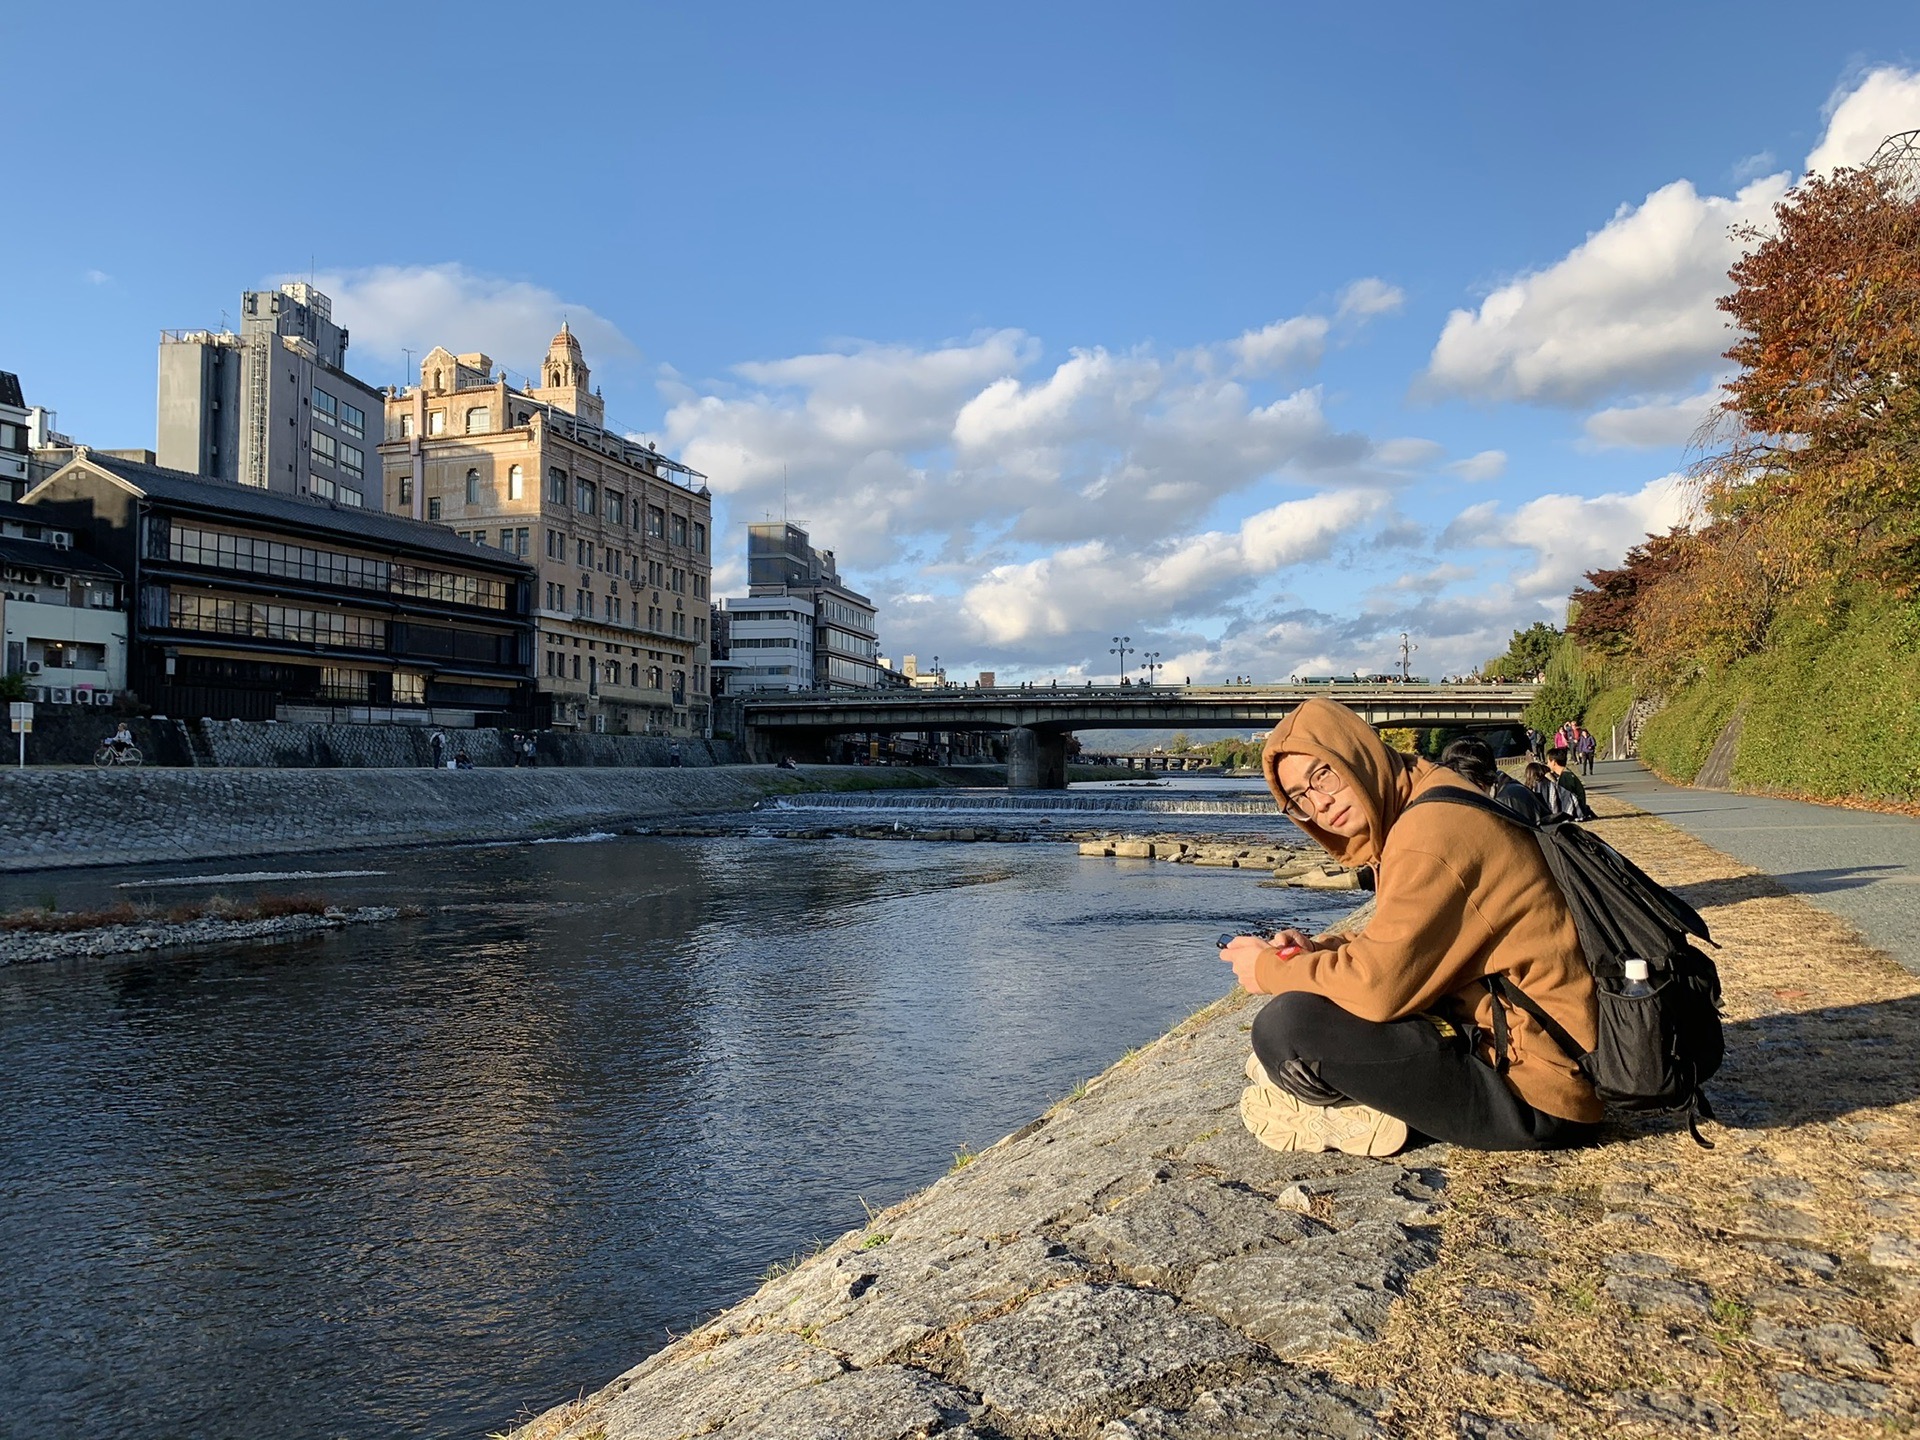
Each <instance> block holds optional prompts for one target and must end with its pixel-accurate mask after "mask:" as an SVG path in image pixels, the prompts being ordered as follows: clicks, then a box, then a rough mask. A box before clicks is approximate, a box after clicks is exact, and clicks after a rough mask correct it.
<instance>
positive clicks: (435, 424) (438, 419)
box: [427, 410, 447, 435]
mask: <svg viewBox="0 0 1920 1440" xmlns="http://www.w3.org/2000/svg"><path fill="white" fill-rule="evenodd" d="M446 433H447V412H446V411H444V410H429V411H428V412H427V434H429V435H444V434H446Z"/></svg>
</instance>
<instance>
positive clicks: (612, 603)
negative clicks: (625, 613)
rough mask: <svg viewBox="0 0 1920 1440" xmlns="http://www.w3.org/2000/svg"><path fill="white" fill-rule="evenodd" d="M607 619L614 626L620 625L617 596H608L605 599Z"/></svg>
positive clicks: (618, 599) (618, 598)
mask: <svg viewBox="0 0 1920 1440" xmlns="http://www.w3.org/2000/svg"><path fill="white" fill-rule="evenodd" d="M607 619H608V620H610V621H611V622H612V623H613V624H615V625H618V624H619V623H620V597H619V596H618V595H609V596H608V597H607Z"/></svg>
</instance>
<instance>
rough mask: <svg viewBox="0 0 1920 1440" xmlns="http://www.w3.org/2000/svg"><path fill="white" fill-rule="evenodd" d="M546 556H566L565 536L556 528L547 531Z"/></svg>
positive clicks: (562, 558) (550, 558) (556, 558)
mask: <svg viewBox="0 0 1920 1440" xmlns="http://www.w3.org/2000/svg"><path fill="white" fill-rule="evenodd" d="M547 558H548V559H549V560H564V559H566V558H567V537H566V536H564V535H562V534H561V533H560V532H559V531H558V530H549V531H547Z"/></svg>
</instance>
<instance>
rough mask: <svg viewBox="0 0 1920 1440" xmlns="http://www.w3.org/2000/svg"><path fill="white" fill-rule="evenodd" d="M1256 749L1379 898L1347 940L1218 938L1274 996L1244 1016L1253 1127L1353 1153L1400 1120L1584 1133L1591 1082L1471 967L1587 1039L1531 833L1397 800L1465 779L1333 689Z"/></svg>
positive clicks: (1572, 956) (1473, 1134)
mask: <svg viewBox="0 0 1920 1440" xmlns="http://www.w3.org/2000/svg"><path fill="white" fill-rule="evenodd" d="M1261 764H1262V768H1263V769H1264V770H1265V772H1266V777H1267V785H1268V788H1269V789H1271V790H1272V791H1273V793H1274V796H1275V798H1276V799H1278V801H1279V802H1280V806H1281V808H1282V810H1283V811H1284V812H1285V813H1286V814H1287V815H1288V817H1289V818H1291V819H1292V820H1293V821H1294V823H1295V824H1297V825H1299V826H1300V827H1301V828H1302V829H1304V830H1305V831H1306V832H1307V834H1308V835H1310V836H1312V837H1313V838H1314V839H1315V840H1316V841H1318V842H1319V843H1320V844H1321V846H1323V847H1324V848H1325V849H1326V850H1327V851H1328V853H1330V854H1331V855H1332V856H1333V857H1334V858H1335V859H1336V860H1338V861H1339V862H1340V863H1341V864H1343V865H1366V866H1372V867H1374V869H1375V871H1376V873H1377V876H1378V881H1377V890H1376V907H1377V908H1376V910H1375V912H1374V915H1373V918H1372V919H1371V920H1369V921H1368V922H1367V925H1366V928H1365V929H1364V930H1362V931H1361V932H1360V934H1358V935H1356V936H1354V937H1352V938H1350V939H1349V938H1344V937H1341V936H1338V935H1327V936H1321V937H1318V938H1313V939H1309V938H1308V937H1307V936H1305V935H1302V934H1301V933H1300V932H1298V931H1296V930H1287V931H1283V932H1281V933H1280V934H1279V935H1276V936H1275V937H1273V940H1272V941H1271V942H1268V941H1265V940H1261V939H1258V938H1255V937H1253V936H1246V935H1243V936H1240V937H1239V938H1237V939H1235V940H1234V941H1233V942H1232V943H1231V944H1229V945H1227V946H1226V947H1225V948H1224V949H1223V950H1222V952H1221V958H1223V959H1225V960H1226V961H1228V962H1229V963H1230V964H1231V965H1232V966H1233V970H1234V974H1235V975H1236V976H1238V977H1239V980H1240V983H1241V984H1242V985H1243V986H1245V987H1246V988H1247V989H1248V990H1250V991H1252V992H1254V993H1255V994H1261V995H1272V996H1274V997H1275V998H1274V999H1272V1000H1270V1001H1268V1002H1267V1004H1266V1005H1265V1006H1264V1007H1263V1008H1262V1009H1261V1011H1260V1013H1259V1015H1258V1016H1256V1017H1255V1019H1254V1022H1253V1052H1254V1053H1253V1058H1252V1059H1250V1060H1249V1061H1248V1064H1247V1074H1248V1077H1249V1078H1250V1079H1251V1080H1252V1081H1253V1084H1252V1085H1251V1086H1250V1087H1249V1088H1248V1090H1247V1091H1246V1093H1245V1094H1244V1095H1243V1096H1242V1097H1241V1102H1240V1114H1241V1117H1242V1119H1244V1120H1245V1122H1246V1124H1247V1128H1248V1129H1249V1130H1251V1131H1252V1132H1253V1133H1254V1136H1255V1137H1256V1138H1257V1139H1259V1141H1260V1142H1261V1143H1262V1144H1264V1145H1267V1146H1270V1147H1272V1148H1273V1149H1276V1150H1325V1149H1329V1148H1335V1149H1340V1150H1344V1151H1346V1152H1347V1153H1349V1154H1353V1155H1391V1154H1393V1153H1394V1152H1395V1151H1396V1150H1398V1149H1400V1147H1401V1146H1403V1145H1405V1144H1406V1142H1407V1136H1408V1130H1409V1127H1411V1128H1412V1129H1414V1130H1418V1131H1420V1132H1422V1133H1423V1134H1426V1135H1429V1136H1431V1137H1433V1138H1434V1139H1437V1140H1445V1141H1449V1142H1451V1143H1453V1144H1457V1145H1466V1146H1470V1147H1472V1148H1475V1149H1481V1150H1533V1149H1547V1148H1551V1147H1555V1146H1562V1145H1573V1144H1579V1143H1582V1142H1584V1141H1586V1140H1587V1139H1589V1138H1590V1137H1591V1136H1592V1134H1593V1129H1594V1126H1595V1124H1596V1123H1597V1122H1598V1121H1599V1120H1600V1118H1601V1108H1600V1101H1599V1098H1598V1097H1597V1096H1596V1095H1595V1094H1594V1092H1593V1087H1592V1086H1591V1085H1590V1084H1588V1082H1587V1079H1586V1077H1585V1076H1584V1075H1582V1074H1581V1072H1580V1070H1579V1069H1578V1068H1577V1067H1576V1066H1575V1065H1574V1062H1573V1061H1572V1060H1571V1059H1570V1058H1569V1057H1568V1056H1566V1055H1563V1054H1561V1053H1560V1050H1559V1048H1558V1047H1557V1046H1555V1044H1554V1043H1553V1041H1552V1040H1551V1039H1550V1038H1549V1037H1548V1036H1547V1034H1546V1033H1545V1032H1544V1031H1543V1030H1541V1029H1540V1028H1539V1027H1538V1026H1537V1025H1536V1024H1535V1023H1534V1022H1533V1020H1532V1019H1531V1018H1530V1017H1529V1016H1528V1015H1527V1014H1526V1013H1525V1012H1524V1011H1521V1010H1519V1009H1517V1008H1509V1007H1506V1006H1504V1005H1503V1006H1501V1007H1500V1012H1499V1014H1498V1015H1496V1013H1495V1002H1494V999H1493V997H1492V995H1491V994H1490V993H1489V991H1488V990H1487V989H1486V986H1485V984H1484V983H1483V982H1484V980H1485V977H1487V976H1489V975H1496V974H1497V975H1504V976H1506V977H1507V978H1508V979H1509V980H1511V981H1512V982H1513V983H1515V984H1516V985H1518V986H1519V987H1520V989H1521V990H1523V991H1524V992H1525V993H1526V994H1527V995H1528V997H1529V998H1531V999H1532V1000H1533V1001H1535V1002H1536V1003H1537V1004H1538V1005H1539V1006H1540V1007H1541V1008H1542V1009H1544V1010H1545V1011H1547V1013H1548V1014H1550V1015H1552V1016H1553V1018H1554V1019H1555V1020H1557V1021H1559V1023H1560V1024H1561V1025H1562V1026H1564V1027H1565V1028H1566V1030H1567V1031H1568V1033H1570V1034H1571V1035H1572V1036H1573V1038H1574V1039H1575V1040H1576V1041H1578V1042H1579V1043H1580V1044H1582V1045H1592V1044H1593V1042H1594V1025H1595V1016H1594V993H1593V980H1592V976H1591V975H1590V974H1589V972H1588V970H1587V967H1586V962H1585V961H1584V960H1583V959H1582V958H1581V954H1580V947H1579V941H1578V939H1577V938H1576V936H1575V933H1574V928H1573V919H1572V916H1571V915H1570V914H1569V913H1568V910H1567V906H1566V902H1565V901H1564V900H1563V899H1562V898H1561V895H1560V891H1559V889H1558V887H1557V886H1556V885H1555V884H1554V881H1553V877H1552V875H1551V874H1550V873H1549V872H1548V870H1547V864H1546V860H1545V858H1544V857H1543V856H1542V854H1541V852H1540V847H1539V845H1538V844H1537V843H1535V840H1534V837H1533V835H1532V834H1531V833H1529V832H1528V831H1527V830H1525V829H1522V828H1521V827H1520V826H1518V825H1513V824H1509V823H1508V822H1506V821H1505V820H1502V819H1500V818H1498V817H1497V816H1494V815H1490V814H1487V813H1485V812H1482V811H1479V810H1473V809H1469V808H1467V807H1466V806H1464V805H1450V804H1423V805H1420V806H1418V807H1416V808H1414V809H1412V810H1411V811H1409V810H1408V805H1409V802H1411V801H1412V800H1413V799H1414V798H1415V797H1416V796H1418V795H1422V794H1425V793H1426V792H1428V791H1431V790H1435V789H1438V788H1440V787H1442V786H1459V787H1463V788H1464V787H1465V782H1464V781H1463V780H1462V779H1461V777H1460V776H1458V775H1456V774H1455V773H1454V772H1453V771H1451V770H1445V769H1442V768H1440V767H1438V766H1435V765H1432V764H1429V763H1428V762H1426V761H1424V760H1418V759H1415V758H1414V757H1413V756H1411V755H1402V754H1400V753H1399V752H1397V751H1393V750H1389V749H1388V748H1387V747H1386V745H1385V744H1384V743H1382V741H1381V739H1380V737H1379V736H1378V735H1377V734H1375V733H1374V730H1373V727H1372V726H1370V725H1368V724H1367V723H1366V722H1365V721H1364V720H1362V719H1361V718H1360V717H1359V716H1358V715H1356V714H1354V713H1353V712H1352V711H1351V710H1349V709H1347V708H1346V707H1345V706H1343V705H1337V704H1335V703H1334V702H1333V701H1331V700H1319V699H1315V700H1309V701H1307V702H1306V703H1305V704H1304V705H1302V706H1301V707H1300V708H1299V709H1298V710H1295V711H1294V712H1293V713H1292V714H1291V715H1289V716H1288V717H1287V718H1286V719H1285V720H1283V721H1281V722H1280V724H1279V725H1278V726H1276V727H1275V728H1274V731H1273V733H1272V734H1271V735H1270V736H1268V737H1267V743H1266V747H1265V749H1264V751H1263V752H1262V755H1261ZM1501 1038H1504V1040H1505V1044H1504V1045H1501V1044H1499V1043H1498V1042H1499V1040H1500V1039H1501ZM1502 1055H1504V1060H1505V1064H1504V1065H1501V1064H1500V1063H1499V1060H1500V1058H1501V1056H1502Z"/></svg>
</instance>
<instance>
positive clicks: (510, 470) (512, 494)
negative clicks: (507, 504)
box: [507, 465, 526, 500]
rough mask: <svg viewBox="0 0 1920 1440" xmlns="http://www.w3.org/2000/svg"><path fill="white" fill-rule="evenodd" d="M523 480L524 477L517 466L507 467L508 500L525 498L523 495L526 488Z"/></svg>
mask: <svg viewBox="0 0 1920 1440" xmlns="http://www.w3.org/2000/svg"><path fill="white" fill-rule="evenodd" d="M525 480H526V477H525V476H524V475H522V474H521V471H520V467H519V466H518V465H509V466H508V467H507V498H508V499H509V500H523V499H525V498H526V496H525V493H524V491H525V488H526V485H525Z"/></svg>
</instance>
